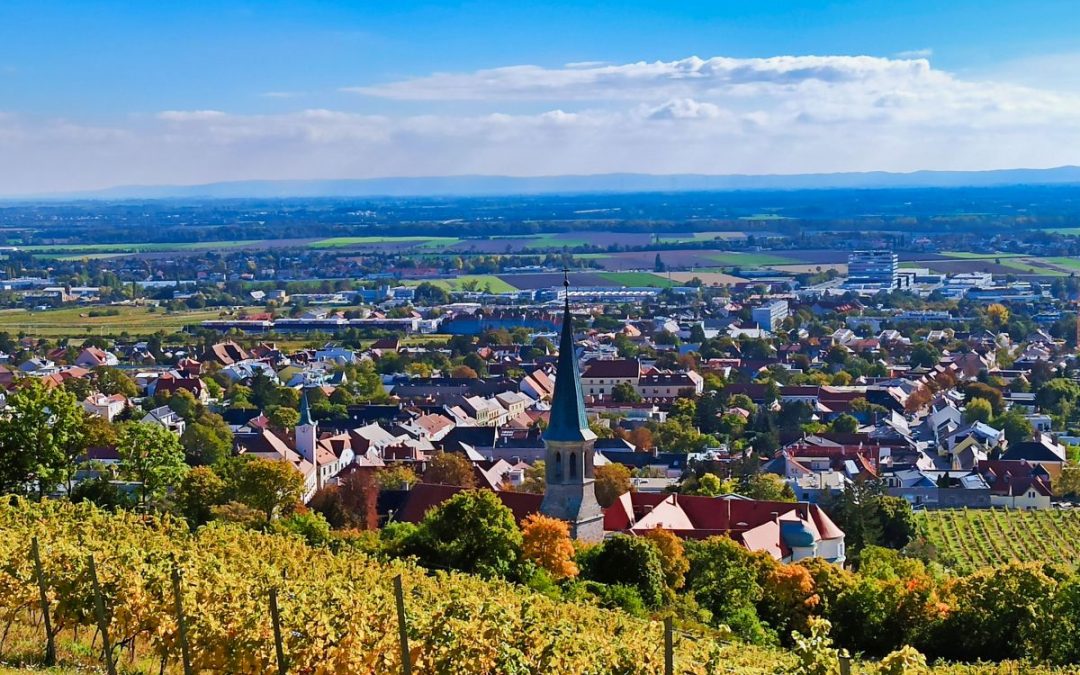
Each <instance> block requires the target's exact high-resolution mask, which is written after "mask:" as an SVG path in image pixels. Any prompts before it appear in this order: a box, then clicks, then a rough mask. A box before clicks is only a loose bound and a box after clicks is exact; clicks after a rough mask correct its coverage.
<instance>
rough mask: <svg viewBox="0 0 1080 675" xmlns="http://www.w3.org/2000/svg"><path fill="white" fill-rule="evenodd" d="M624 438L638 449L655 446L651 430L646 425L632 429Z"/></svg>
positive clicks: (650, 448) (647, 448)
mask: <svg viewBox="0 0 1080 675" xmlns="http://www.w3.org/2000/svg"><path fill="white" fill-rule="evenodd" d="M626 440H628V441H630V442H631V443H633V444H634V447H636V448H637V449H638V450H639V451H641V450H652V449H653V448H654V447H656V443H655V442H654V441H653V435H652V430H650V429H649V428H648V427H638V428H637V429H634V430H633V431H631V432H630V433H629V434H628V435H627V437H626Z"/></svg>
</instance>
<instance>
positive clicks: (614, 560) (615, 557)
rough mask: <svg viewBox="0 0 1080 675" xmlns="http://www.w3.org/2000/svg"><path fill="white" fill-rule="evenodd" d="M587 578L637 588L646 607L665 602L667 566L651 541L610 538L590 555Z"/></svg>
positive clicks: (656, 605) (617, 535) (633, 538)
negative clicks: (665, 573) (665, 569)
mask: <svg viewBox="0 0 1080 675" xmlns="http://www.w3.org/2000/svg"><path fill="white" fill-rule="evenodd" d="M586 576H587V577H588V578H589V579H592V580H593V581H599V582H600V583H604V584H612V585H615V584H621V585H625V586H631V587H633V588H635V589H637V592H638V595H640V596H641V599H642V600H643V601H644V602H645V605H646V606H647V607H659V606H660V603H661V602H662V601H663V599H664V588H665V582H664V567H663V564H662V563H661V561H660V552H659V549H658V548H657V546H656V545H655V544H653V543H652V542H651V541H649V540H648V539H644V538H641V537H634V536H630V535H625V534H616V535H615V536H613V537H611V538H610V539H607V540H606V541H605V542H604V543H603V544H601V545H600V547H599V551H597V552H595V553H594V554H593V555H591V556H589V558H588V569H587V571H586Z"/></svg>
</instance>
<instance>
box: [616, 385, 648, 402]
mask: <svg viewBox="0 0 1080 675" xmlns="http://www.w3.org/2000/svg"><path fill="white" fill-rule="evenodd" d="M611 400H612V401H615V402H616V403H640V402H641V394H639V393H638V391H637V389H635V388H634V385H632V384H630V383H629V382H620V383H619V384H617V385H615V386H614V387H612V388H611Z"/></svg>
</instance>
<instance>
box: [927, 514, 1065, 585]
mask: <svg viewBox="0 0 1080 675" xmlns="http://www.w3.org/2000/svg"><path fill="white" fill-rule="evenodd" d="M919 518H920V521H921V524H922V526H923V528H924V531H925V533H926V536H927V539H928V540H929V542H930V543H931V544H933V545H934V547H935V548H936V549H937V552H938V558H939V559H940V560H941V562H942V563H944V564H946V565H948V566H950V567H954V568H956V569H957V570H958V571H968V570H974V569H978V568H980V567H988V566H991V565H1001V564H1004V563H1007V562H1009V561H1010V560H1020V561H1034V560H1045V561H1048V562H1059V563H1066V564H1068V565H1073V566H1075V565H1076V564H1077V562H1078V557H1080V509H1078V510H1075V511H1062V510H1058V509H1047V510H1044V511H1018V510H1015V509H978V510H975V509H944V510H940V511H926V512H924V513H922V514H920V516H919Z"/></svg>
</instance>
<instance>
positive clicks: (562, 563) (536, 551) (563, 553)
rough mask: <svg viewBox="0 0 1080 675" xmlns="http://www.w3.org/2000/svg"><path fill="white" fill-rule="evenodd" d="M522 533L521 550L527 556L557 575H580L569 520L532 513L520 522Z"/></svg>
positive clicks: (562, 576)
mask: <svg viewBox="0 0 1080 675" xmlns="http://www.w3.org/2000/svg"><path fill="white" fill-rule="evenodd" d="M521 536H522V539H523V543H522V553H523V554H524V556H525V558H526V559H527V560H531V561H532V562H534V563H536V565H537V566H538V567H540V568H542V569H545V570H547V571H548V572H549V573H550V574H551V576H552V577H554V578H555V579H567V578H572V577H576V576H577V575H578V566H577V564H576V563H575V562H574V545H573V543H571V541H570V527H569V526H568V525H567V524H566V521H563V520H559V519H558V518H550V517H548V516H544V515H541V514H539V513H533V514H531V515H529V516H528V517H527V518H525V520H523V521H522V522H521Z"/></svg>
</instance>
